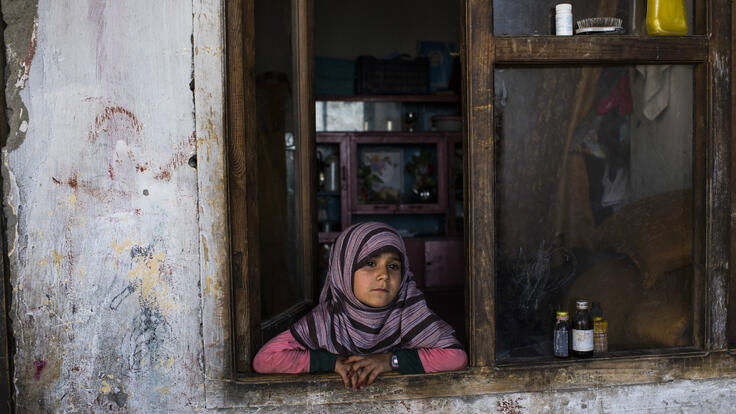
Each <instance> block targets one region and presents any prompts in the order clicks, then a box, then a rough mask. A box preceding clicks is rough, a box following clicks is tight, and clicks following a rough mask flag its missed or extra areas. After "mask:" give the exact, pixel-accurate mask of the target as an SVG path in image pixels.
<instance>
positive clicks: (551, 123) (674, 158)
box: [495, 66, 693, 359]
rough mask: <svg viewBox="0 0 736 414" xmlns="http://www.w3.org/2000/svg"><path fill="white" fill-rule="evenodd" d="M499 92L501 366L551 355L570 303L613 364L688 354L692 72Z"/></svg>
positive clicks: (505, 75)
mask: <svg viewBox="0 0 736 414" xmlns="http://www.w3.org/2000/svg"><path fill="white" fill-rule="evenodd" d="M495 78H496V84H497V85H503V86H504V96H503V99H504V100H505V102H504V105H500V103H499V107H501V106H502V107H503V110H504V113H503V118H502V119H503V122H504V125H503V127H502V128H497V131H499V130H500V131H501V133H500V134H497V137H496V139H497V144H496V148H497V151H498V153H499V156H498V158H497V169H496V181H497V201H496V212H497V217H496V222H497V229H498V238H497V240H498V244H497V248H496V263H497V264H496V274H497V298H498V299H497V303H498V314H497V321H498V325H497V329H498V332H497V336H496V337H497V338H498V343H497V345H496V349H497V353H498V355H497V356H498V358H499V359H504V358H513V357H524V356H539V355H551V354H552V345H551V338H552V325H553V323H554V316H555V312H556V311H558V310H564V311H569V312H570V314H571V315H572V313H573V312H574V310H575V308H574V301H575V300H576V299H587V300H590V301H593V302H598V309H600V313H601V315H599V316H602V317H603V318H604V319H605V320H607V321H608V326H609V328H608V329H609V345H610V347H609V348H610V349H611V350H620V349H632V348H637V349H642V348H659V347H680V346H686V345H689V344H691V343H692V341H691V320H692V318H691V312H692V309H691V308H692V307H691V303H692V290H691V286H692V274H693V273H692V259H693V255H692V236H693V229H692V222H693V220H692V217H693V213H692V203H693V194H692V190H693V174H692V164H693V86H692V85H693V72H692V68H691V67H689V66H622V67H592V66H588V67H583V68H544V69H536V68H519V69H497V70H496V72H495ZM498 95H499V94H498V92H497V100H499V99H501V97H499V96H498ZM595 308H596V307H594V309H595ZM594 316H595V315H594Z"/></svg>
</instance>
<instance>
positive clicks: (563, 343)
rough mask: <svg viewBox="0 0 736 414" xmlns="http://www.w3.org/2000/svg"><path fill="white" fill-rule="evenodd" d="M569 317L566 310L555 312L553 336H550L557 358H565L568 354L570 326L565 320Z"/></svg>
mask: <svg viewBox="0 0 736 414" xmlns="http://www.w3.org/2000/svg"><path fill="white" fill-rule="evenodd" d="M568 319H570V317H569V315H568V313H567V312H562V311H560V312H557V322H555V329H554V336H553V338H552V341H553V348H554V356H556V357H557V358H567V357H569V356H570V351H569V349H570V328H569V327H568V325H567V321H568Z"/></svg>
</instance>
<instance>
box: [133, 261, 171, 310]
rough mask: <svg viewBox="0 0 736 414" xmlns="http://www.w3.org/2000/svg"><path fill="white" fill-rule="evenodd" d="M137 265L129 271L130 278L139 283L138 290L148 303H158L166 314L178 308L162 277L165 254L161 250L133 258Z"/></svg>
mask: <svg viewBox="0 0 736 414" xmlns="http://www.w3.org/2000/svg"><path fill="white" fill-rule="evenodd" d="M133 261H134V263H135V265H134V267H133V270H131V271H130V272H128V276H129V277H130V279H131V280H132V281H133V282H134V283H136V284H137V285H138V289H136V292H138V294H139V295H140V297H141V299H143V301H145V302H146V303H150V304H156V305H158V306H159V308H160V309H161V311H162V312H163V313H164V314H165V315H169V314H171V312H172V311H176V310H177V309H178V307H179V306H178V304H176V303H173V302H172V301H171V300H170V299H169V295H170V289H169V286H168V285H167V284H166V282H165V281H164V280H162V279H161V265H162V264H163V263H164V255H163V253H161V252H159V253H156V254H155V255H153V256H148V255H147V256H140V257H136V258H135V259H133Z"/></svg>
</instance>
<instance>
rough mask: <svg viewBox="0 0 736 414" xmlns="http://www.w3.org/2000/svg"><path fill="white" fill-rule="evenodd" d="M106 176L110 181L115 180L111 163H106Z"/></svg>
mask: <svg viewBox="0 0 736 414" xmlns="http://www.w3.org/2000/svg"><path fill="white" fill-rule="evenodd" d="M107 174H108V175H109V176H110V179H111V180H114V179H115V171H114V170H113V168H112V163H111V162H108V163H107Z"/></svg>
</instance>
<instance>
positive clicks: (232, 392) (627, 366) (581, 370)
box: [206, 351, 736, 408]
mask: <svg viewBox="0 0 736 414" xmlns="http://www.w3.org/2000/svg"><path fill="white" fill-rule="evenodd" d="M734 376H736V357H735V356H734V355H731V353H730V352H728V351H719V352H711V353H704V352H696V353H693V352H686V353H677V354H668V355H661V354H660V355H645V356H636V357H631V356H628V357H624V356H616V357H613V358H606V359H604V358H598V359H590V360H574V361H573V363H570V362H567V361H560V362H557V361H555V362H552V361H550V362H549V363H546V364H539V363H538V364H536V365H528V364H525V365H520V364H517V365H504V366H499V367H497V368H467V369H465V370H462V371H452V372H441V373H435V374H422V375H399V374H395V373H389V374H385V375H384V376H383V377H381V378H379V380H378V381H377V382H376V383H374V385H373V386H371V387H369V388H368V389H364V390H362V391H359V392H352V391H350V390H346V389H345V388H344V387H343V384H342V381H341V380H340V379H339V378H338V377H337V376H336V375H335V374H319V375H310V374H301V375H250V376H243V377H240V378H238V379H236V380H207V382H206V394H207V407H208V408H223V407H253V406H274V407H278V406H290V405H308V404H311V405H315V404H336V403H351V402H367V401H374V400H402V399H415V398H429V397H435V398H436V397H455V396H467V395H481V394H500V393H511V392H522V391H523V392H534V391H550V390H555V391H563V390H568V391H569V390H576V389H586V388H590V387H597V386H612V385H624V384H626V385H631V384H645V383H657V382H669V381H673V380H678V379H692V380H699V379H711V378H722V377H734Z"/></svg>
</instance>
